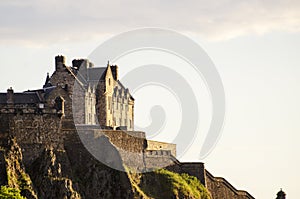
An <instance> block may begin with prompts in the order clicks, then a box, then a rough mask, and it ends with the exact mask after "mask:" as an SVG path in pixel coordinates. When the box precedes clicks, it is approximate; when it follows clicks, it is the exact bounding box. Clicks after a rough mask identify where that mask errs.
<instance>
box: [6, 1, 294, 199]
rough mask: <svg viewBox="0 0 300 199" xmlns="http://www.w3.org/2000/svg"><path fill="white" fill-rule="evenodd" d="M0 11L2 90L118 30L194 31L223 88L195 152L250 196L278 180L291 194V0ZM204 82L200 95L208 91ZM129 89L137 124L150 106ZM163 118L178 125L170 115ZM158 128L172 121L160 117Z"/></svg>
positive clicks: (19, 85) (17, 4) (70, 4)
mask: <svg viewBox="0 0 300 199" xmlns="http://www.w3.org/2000/svg"><path fill="white" fill-rule="evenodd" d="M0 11H1V12H0V51H1V53H0V65H1V71H0V91H1V92H6V89H7V88H9V87H13V88H14V90H15V91H24V90H27V89H34V88H40V87H41V86H42V85H43V83H44V80H45V77H46V74H47V72H50V73H51V72H53V70H54V63H53V62H54V56H56V55H58V54H63V55H65V56H67V59H68V63H70V62H71V59H73V58H78V57H87V56H88V55H89V54H90V53H91V52H92V51H93V50H94V49H95V48H96V47H97V46H99V45H100V44H101V43H102V42H104V41H106V40H107V39H109V38H111V37H112V36H114V35H116V34H119V33H121V32H124V31H129V30H132V29H136V28H143V27H159V28H166V29H171V30H174V31H177V32H179V33H181V34H184V35H186V36H188V37H189V38H191V39H193V40H194V41H195V42H197V43H198V44H199V45H200V46H201V47H202V48H203V49H204V50H205V51H206V53H207V54H208V55H209V57H210V58H211V59H212V61H213V62H214V64H215V66H216V68H217V70H218V72H219V74H220V77H221V79H222V82H223V85H224V90H225V96H226V117H225V123H224V127H223V130H222V136H221V138H220V139H219V141H218V143H217V145H216V147H215V148H214V150H213V151H212V152H211V153H210V154H209V155H208V156H207V157H206V158H205V159H204V160H201V161H203V162H205V165H206V168H207V169H208V170H209V171H210V172H211V173H212V174H213V175H215V176H222V177H225V178H226V179H227V180H228V181H229V182H230V183H232V184H233V185H234V186H235V187H236V188H238V189H245V190H247V191H248V192H249V193H251V194H252V195H253V196H255V197H256V198H262V199H265V198H275V197H276V193H277V192H278V191H279V190H280V188H283V190H284V191H285V192H286V193H287V198H289V199H296V198H298V195H299V192H298V186H297V185H298V184H297V182H298V179H299V178H300V172H299V169H298V168H299V167H300V156H299V153H298V152H299V151H300V145H299V144H298V141H299V140H300V139H299V138H300V135H299V132H300V122H299V121H300V105H299V101H300V100H299V99H300V92H299V91H300V78H299V76H300V59H299V52H300V2H299V1H288V0H275V1H274V0H273V1H268V0H266V1H255V0H253V1H243V0H241V1H233V0H220V1H210V2H208V1H185V2H183V1H177V0H173V1H169V0H166V1H157V0H153V1H141V0H139V1H138V0H129V1H99V0H97V1H96V0H92V1H88V2H87V1H81V0H79V1H70V0H66V1H61V0H60V1H58V0H53V1H42V0H39V1H38V0H27V1H18V0H10V1H5V0H1V1H0ZM148 53H149V54H150V57H151V58H152V59H162V57H164V58H165V59H166V60H169V61H170V60H172V61H171V62H172V63H177V64H180V63H181V62H180V61H176V60H173V59H172V58H171V57H169V58H168V56H169V55H166V54H160V55H158V54H155V52H154V53H153V52H148ZM146 54H147V53H144V54H143V53H140V54H139V53H132V54H131V55H128V57H123V58H120V59H119V60H118V61H117V62H116V63H117V64H118V65H119V67H120V72H121V73H122V70H123V71H125V70H124V69H122V66H126V65H130V64H131V62H132V60H134V59H136V60H139V61H136V62H135V63H134V64H137V63H139V62H140V61H141V60H144V61H145V60H147V56H146ZM149 54H148V58H149ZM137 57H139V58H138V59H137ZM99 64H103V63H99ZM132 64H133V63H132ZM182 64H184V63H182ZM145 89H148V90H147V91H151V92H159V93H160V96H162V101H163V102H164V103H165V102H169V104H176V100H169V101H168V99H170V96H169V95H168V94H164V92H163V91H162V90H160V89H159V88H158V89H157V90H156V91H153V88H145ZM151 89H152V90H151ZM205 92H207V91H205V89H203V93H204V94H203V96H204V97H203V98H205V96H206V98H207V96H209V95H205ZM134 96H135V98H136V104H137V107H136V108H139V110H136V116H137V115H140V118H139V119H138V118H136V123H139V124H141V125H142V124H145V123H147V117H142V114H141V111H144V112H148V109H143V105H144V104H143V102H144V101H143V96H144V95H143V93H139V92H136V93H135V95H134ZM164 97H165V98H164ZM139 99H140V101H139ZM208 106H209V102H207V101H205V100H204V101H201V103H200V106H199V107H200V111H201V113H202V115H205V114H206V113H207V115H208V116H207V118H209V115H210V113H209V108H207V107H208ZM205 107H206V108H205ZM141 109H142V110H141ZM144 115H145V114H144ZM202 117H203V116H202ZM177 119H178V118H177ZM179 119H180V118H179ZM204 120H205V118H204ZM207 120H208V119H207ZM168 121H169V122H170V123H171V125H169V126H173V128H174V126H175V127H176V125H175V124H176V122H177V121H176V118H171V119H169V120H168ZM172 122H173V124H174V125H172ZM204 129H205V127H204ZM163 130H164V131H165V132H171V131H172V130H173V129H172V128H171V127H169V128H168V125H167V127H166V128H165V129H163ZM202 138H203V137H202V136H200V135H199V136H198V137H197V138H196V140H195V142H194V144H193V146H192V147H191V148H190V150H189V151H187V153H186V155H185V156H184V157H182V159H181V160H183V161H200V160H198V159H197V154H198V152H199V149H200V148H199V145H200V144H201V139H202Z"/></svg>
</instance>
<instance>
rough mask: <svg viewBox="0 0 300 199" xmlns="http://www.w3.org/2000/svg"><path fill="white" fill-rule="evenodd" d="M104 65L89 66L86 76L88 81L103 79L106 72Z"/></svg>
mask: <svg viewBox="0 0 300 199" xmlns="http://www.w3.org/2000/svg"><path fill="white" fill-rule="evenodd" d="M106 69H107V68H106V67H101V68H100V67H99V68H89V69H88V77H89V81H99V80H103V79H104V77H105V74H106Z"/></svg>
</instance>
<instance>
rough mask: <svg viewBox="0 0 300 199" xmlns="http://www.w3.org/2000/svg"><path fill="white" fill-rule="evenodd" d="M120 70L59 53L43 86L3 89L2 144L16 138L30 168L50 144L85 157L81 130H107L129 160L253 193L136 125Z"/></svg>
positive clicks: (229, 191)
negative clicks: (183, 157)
mask: <svg viewBox="0 0 300 199" xmlns="http://www.w3.org/2000/svg"><path fill="white" fill-rule="evenodd" d="M118 73H119V72H118V66H116V65H110V64H109V63H108V64H107V66H106V67H95V66H94V64H93V63H91V62H90V61H89V60H87V59H75V60H73V61H72V66H67V65H66V59H65V57H64V56H56V57H55V71H54V73H53V74H52V75H51V76H50V75H49V74H48V75H47V77H46V81H45V84H44V85H43V88H41V89H38V90H28V91H25V92H22V93H15V92H14V91H13V89H12V88H9V89H8V90H7V93H0V144H1V145H5V143H6V142H7V139H8V138H10V137H13V138H14V139H16V141H17V142H18V143H19V145H20V147H21V148H22V155H23V156H22V157H23V161H24V165H25V168H32V167H33V166H32V165H33V164H34V163H35V162H36V161H37V159H39V157H40V156H41V154H42V153H43V151H44V150H45V148H46V149H53V148H55V149H56V150H57V151H59V152H61V151H65V150H66V149H68V148H71V150H68V151H69V155H70V156H71V157H73V156H74V157H75V159H78V161H79V159H84V157H83V156H81V155H78V154H84V152H83V151H84V150H85V149H83V147H81V143H80V141H82V139H81V140H80V139H78V134H79V137H80V135H87V136H88V137H91V136H92V140H93V141H92V142H94V140H97V138H99V137H101V136H103V135H105V136H106V137H107V138H108V139H109V142H111V143H112V144H113V147H115V148H117V150H118V154H120V158H121V160H122V162H124V164H125V165H128V166H131V167H134V168H135V169H137V170H143V169H155V168H161V167H163V168H166V169H168V170H171V171H175V172H177V173H188V174H190V175H192V176H195V177H197V178H198V179H199V180H200V182H201V183H202V184H203V185H204V186H206V187H207V188H208V190H209V191H210V192H211V194H212V197H213V198H214V199H218V198H222V199H223V198H230V199H246V198H247V199H249V198H250V199H252V198H253V197H252V196H251V195H250V194H249V193H248V192H246V191H239V190H237V189H235V188H234V187H233V186H232V185H231V184H230V183H229V182H228V181H227V180H225V179H224V178H218V177H214V176H213V175H212V174H211V173H210V172H208V171H207V170H206V169H205V168H204V164H203V163H196V162H188V163H182V162H180V161H178V160H177V159H176V145H174V144H170V143H164V142H157V141H151V140H147V139H146V136H145V133H144V132H137V131H134V98H133V97H132V95H131V94H130V92H129V89H128V88H126V87H125V86H124V85H122V83H121V82H120V81H119V77H118V76H119V74H118ZM89 141H90V140H89ZM74 146H77V147H74ZM93 147H95V148H97V149H98V148H99V147H100V148H99V150H98V151H101V152H100V153H101V154H100V156H101V157H102V156H104V157H105V158H106V159H105V160H104V162H105V161H107V162H112V161H113V160H112V159H110V158H111V157H107V155H106V154H105V153H106V152H107V151H105V150H103V148H101V146H98V144H97V142H96V145H95V146H94V145H93ZM109 147H110V146H109ZM88 150H90V149H88ZM91 150H94V148H93V149H91ZM74 151H77V152H76V155H75V154H73V153H74ZM115 153H117V152H115ZM0 155H1V154H0ZM107 158H108V159H107ZM0 163H1V158H0ZM0 165H1V164H0ZM121 166H122V165H121ZM61 167H63V166H61ZM117 168H118V166H117ZM0 169H1V168H0ZM0 174H1V172H0ZM69 175H71V174H69ZM0 183H1V181H0Z"/></svg>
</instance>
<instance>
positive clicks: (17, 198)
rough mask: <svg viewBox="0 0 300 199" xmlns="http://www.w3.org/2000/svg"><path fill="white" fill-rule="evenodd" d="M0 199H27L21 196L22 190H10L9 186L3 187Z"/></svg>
mask: <svg viewBox="0 0 300 199" xmlns="http://www.w3.org/2000/svg"><path fill="white" fill-rule="evenodd" d="M0 198H1V199H26V198H25V197H23V196H21V194H20V190H18V189H14V188H10V187H7V186H1V189H0Z"/></svg>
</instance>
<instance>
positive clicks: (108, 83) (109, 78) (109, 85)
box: [108, 78, 110, 86]
mask: <svg viewBox="0 0 300 199" xmlns="http://www.w3.org/2000/svg"><path fill="white" fill-rule="evenodd" d="M108 85H109V86H110V78H108Z"/></svg>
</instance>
